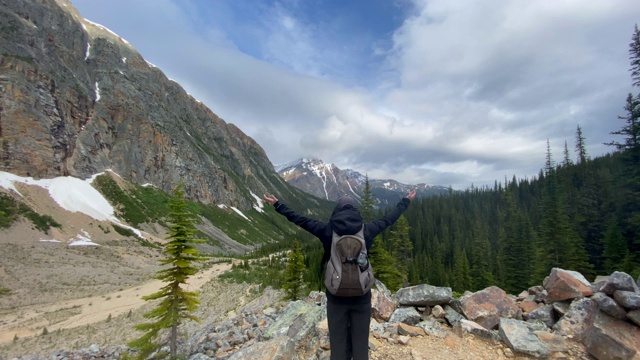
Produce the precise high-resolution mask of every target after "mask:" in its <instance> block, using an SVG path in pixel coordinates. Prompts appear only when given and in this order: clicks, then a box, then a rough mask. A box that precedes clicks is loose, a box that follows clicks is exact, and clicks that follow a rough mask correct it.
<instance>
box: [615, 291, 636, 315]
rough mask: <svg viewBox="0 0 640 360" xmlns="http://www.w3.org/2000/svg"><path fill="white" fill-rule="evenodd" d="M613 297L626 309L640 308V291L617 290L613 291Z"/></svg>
mask: <svg viewBox="0 0 640 360" xmlns="http://www.w3.org/2000/svg"><path fill="white" fill-rule="evenodd" d="M613 299H614V300H615V301H616V302H617V303H618V304H620V305H621V306H622V307H624V308H626V309H629V310H638V309H640V293H637V292H631V291H623V290H617V291H616V292H614V293H613Z"/></svg>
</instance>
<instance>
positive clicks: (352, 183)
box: [276, 158, 449, 207]
mask: <svg viewBox="0 0 640 360" xmlns="http://www.w3.org/2000/svg"><path fill="white" fill-rule="evenodd" d="M276 171H277V172H278V174H280V176H281V177H282V178H283V179H284V180H285V181H286V182H288V183H289V184H291V185H293V186H295V187H296V188H298V189H300V190H302V191H304V192H306V193H308V194H311V195H314V196H317V197H319V198H323V199H327V200H336V199H337V198H338V197H340V195H343V194H350V195H352V196H354V197H355V198H357V199H359V198H361V197H362V195H363V193H364V187H365V182H366V176H365V175H363V174H362V173H360V172H358V171H356V170H353V169H344V170H342V169H340V168H338V167H337V166H335V165H334V164H327V163H325V162H324V161H323V160H321V159H317V158H309V159H305V158H301V159H298V160H296V161H293V162H290V163H287V164H285V165H280V166H276ZM369 186H370V188H371V193H372V197H373V198H374V201H375V202H376V204H377V205H378V206H382V207H385V206H388V205H393V204H395V203H396V202H397V201H398V200H400V199H401V198H402V196H404V195H406V194H407V193H409V191H411V190H412V189H417V190H418V196H431V195H438V194H443V193H448V192H449V188H447V187H444V186H438V185H427V184H417V185H411V184H403V183H400V182H398V181H396V180H392V179H371V178H370V179H369Z"/></svg>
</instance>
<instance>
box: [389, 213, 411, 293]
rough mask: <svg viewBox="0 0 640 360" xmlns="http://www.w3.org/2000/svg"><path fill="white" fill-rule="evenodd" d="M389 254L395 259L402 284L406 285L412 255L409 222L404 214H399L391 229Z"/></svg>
mask: <svg viewBox="0 0 640 360" xmlns="http://www.w3.org/2000/svg"><path fill="white" fill-rule="evenodd" d="M390 241H391V244H392V246H391V248H392V252H391V255H393V257H394V258H395V259H396V264H397V266H398V270H399V271H400V273H401V274H402V285H403V286H405V285H407V283H408V282H407V280H408V278H409V269H410V267H411V259H412V257H413V244H412V243H411V239H409V222H408V221H407V218H406V217H405V216H404V215H400V217H399V218H398V221H396V223H395V226H394V230H392V231H391V240H390Z"/></svg>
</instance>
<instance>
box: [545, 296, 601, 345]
mask: <svg viewBox="0 0 640 360" xmlns="http://www.w3.org/2000/svg"><path fill="white" fill-rule="evenodd" d="M597 313H598V304H596V302H595V301H594V300H591V299H590V298H581V299H576V300H574V301H573V302H572V303H571V305H570V306H569V310H568V311H567V313H566V314H564V316H562V317H561V318H560V320H558V322H557V323H556V324H555V325H553V330H554V331H555V332H556V333H558V334H560V335H567V336H573V337H574V338H575V339H578V340H580V339H582V338H583V337H584V334H585V332H586V331H587V330H588V329H589V328H590V327H591V326H592V325H593V321H594V319H595V317H596V314H597Z"/></svg>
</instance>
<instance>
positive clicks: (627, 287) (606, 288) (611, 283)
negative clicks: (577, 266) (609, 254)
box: [600, 271, 640, 295]
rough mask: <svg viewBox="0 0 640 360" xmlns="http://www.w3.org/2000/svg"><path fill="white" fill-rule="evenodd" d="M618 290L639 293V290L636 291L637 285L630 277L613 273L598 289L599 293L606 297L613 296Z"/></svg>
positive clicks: (618, 272)
mask: <svg viewBox="0 0 640 360" xmlns="http://www.w3.org/2000/svg"><path fill="white" fill-rule="evenodd" d="M618 290H622V291H631V292H635V293H637V292H640V290H638V284H637V283H636V282H635V281H633V278H632V277H631V275H629V274H627V273H624V272H620V271H615V272H614V273H613V274H611V275H610V276H609V277H608V278H607V281H606V282H605V284H604V285H603V286H602V287H601V288H600V291H602V292H603V293H605V294H607V295H613V294H614V293H615V292H616V291H618Z"/></svg>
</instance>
